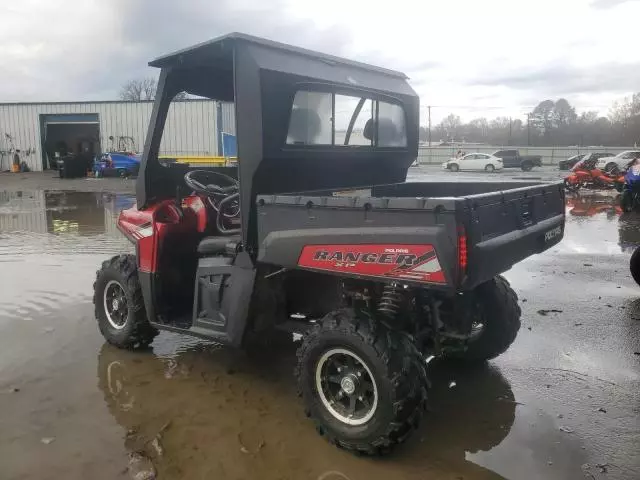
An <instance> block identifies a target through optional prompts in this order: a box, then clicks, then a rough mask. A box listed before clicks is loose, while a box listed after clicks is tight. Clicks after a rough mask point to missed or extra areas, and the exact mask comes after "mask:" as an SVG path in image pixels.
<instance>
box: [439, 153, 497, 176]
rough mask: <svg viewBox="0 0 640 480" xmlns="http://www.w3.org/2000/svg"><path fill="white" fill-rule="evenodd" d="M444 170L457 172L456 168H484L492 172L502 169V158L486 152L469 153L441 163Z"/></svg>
mask: <svg viewBox="0 0 640 480" xmlns="http://www.w3.org/2000/svg"><path fill="white" fill-rule="evenodd" d="M442 168H444V169H445V170H451V171H452V172H457V171H458V170H485V171H487V172H494V171H495V170H502V168H503V165H502V159H501V158H498V157H494V156H493V155H489V154H488V153H469V154H467V155H465V156H464V157H460V158H452V159H451V160H449V161H448V162H445V163H443V164H442Z"/></svg>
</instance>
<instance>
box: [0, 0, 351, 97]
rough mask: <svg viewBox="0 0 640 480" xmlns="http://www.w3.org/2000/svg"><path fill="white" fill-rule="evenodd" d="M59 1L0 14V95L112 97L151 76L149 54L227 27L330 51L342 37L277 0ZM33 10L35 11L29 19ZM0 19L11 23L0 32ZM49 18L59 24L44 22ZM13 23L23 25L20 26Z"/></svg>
mask: <svg viewBox="0 0 640 480" xmlns="http://www.w3.org/2000/svg"><path fill="white" fill-rule="evenodd" d="M61 4H62V0H58V1H57V2H54V1H51V2H50V3H47V2H46V1H44V0H24V4H22V5H21V6H18V7H16V8H13V11H12V12H10V13H9V16H8V17H5V18H4V19H0V50H1V51H3V65H2V66H0V74H2V78H3V81H2V82H1V83H0V101H41V100H87V99H113V98H116V96H117V92H118V90H119V87H120V85H122V84H123V83H125V82H126V81H127V80H130V79H132V78H139V77H145V76H155V75H157V73H158V72H157V70H156V69H152V68H149V67H147V63H148V62H149V61H150V60H152V59H153V58H155V57H157V56H159V55H162V54H166V53H169V52H171V51H174V50H178V49H181V48H183V47H187V46H189V45H192V44H196V43H199V42H202V41H206V40H209V39H211V38H214V37H217V36H220V35H223V34H226V33H229V32H232V31H242V32H244V33H249V34H253V35H257V36H263V37H267V38H271V39H273V40H277V41H282V42H285V43H292V44H296V45H300V46H303V47H307V48H311V49H319V50H322V51H325V52H328V53H334V54H337V55H341V54H344V48H345V46H346V45H348V44H349V42H350V34H349V32H348V31H347V30H346V29H344V28H342V27H340V26H335V25H332V26H327V27H324V28H323V27H318V26H317V25H314V24H313V22H312V21H311V20H307V19H298V20H294V19H291V18H289V17H287V15H286V8H287V5H286V3H285V2H284V0H272V1H270V2H265V3H264V4H262V3H260V4H258V3H256V4H255V5H254V4H252V3H249V2H242V1H237V0H235V1H234V0H216V2H210V1H209V0H192V1H186V0H185V1H181V2H176V1H173V0H114V1H111V2H98V1H97V0H93V1H91V0H88V1H85V0H64V8H60V5H61ZM36 11H37V12H39V15H38V17H36V18H33V23H30V22H31V19H32V17H33V13H34V12H36ZM61 13H62V14H61ZM56 17H59V18H60V22H59V23H57V22H56ZM62 18H64V21H63V20H62ZM87 18H97V19H99V21H95V22H87V21H86V19H87ZM5 20H6V23H7V24H8V25H9V24H10V25H12V28H11V29H9V30H7V29H5V30H4V31H3V28H2V27H4V24H5ZM51 24H58V25H59V27H60V28H55V29H51V28H50V26H51ZM20 25H24V26H25V27H26V26H27V25H29V28H28V29H27V28H25V30H24V31H20V28H17V27H18V26H20ZM27 31H28V34H26V32H27Z"/></svg>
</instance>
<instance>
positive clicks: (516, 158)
mask: <svg viewBox="0 0 640 480" xmlns="http://www.w3.org/2000/svg"><path fill="white" fill-rule="evenodd" d="M491 155H493V156H494V157H498V158H501V159H502V164H503V166H504V168H521V169H522V170H523V171H524V172H528V171H529V170H531V169H532V168H533V167H541V166H542V155H520V152H519V151H518V150H497V151H495V152H493V153H492V154H491Z"/></svg>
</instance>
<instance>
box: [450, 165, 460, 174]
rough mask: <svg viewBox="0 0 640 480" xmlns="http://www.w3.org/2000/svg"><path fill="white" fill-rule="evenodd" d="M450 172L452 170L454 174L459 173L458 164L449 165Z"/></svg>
mask: <svg viewBox="0 0 640 480" xmlns="http://www.w3.org/2000/svg"><path fill="white" fill-rule="evenodd" d="M449 170H451V171H452V172H457V171H458V170H460V167H459V166H458V164H457V163H452V164H451V165H449Z"/></svg>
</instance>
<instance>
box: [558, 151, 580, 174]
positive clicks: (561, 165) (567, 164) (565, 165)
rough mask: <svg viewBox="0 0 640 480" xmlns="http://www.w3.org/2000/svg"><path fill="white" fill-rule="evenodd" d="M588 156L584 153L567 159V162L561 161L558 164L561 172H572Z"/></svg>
mask: <svg viewBox="0 0 640 480" xmlns="http://www.w3.org/2000/svg"><path fill="white" fill-rule="evenodd" d="M585 155H586V154H584V153H582V154H580V155H574V156H572V157H569V158H567V159H566V160H560V161H559V162H558V169H559V170H571V169H572V168H573V166H574V165H575V164H576V163H578V162H579V161H580V160H582V159H583V157H584V156H585Z"/></svg>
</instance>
